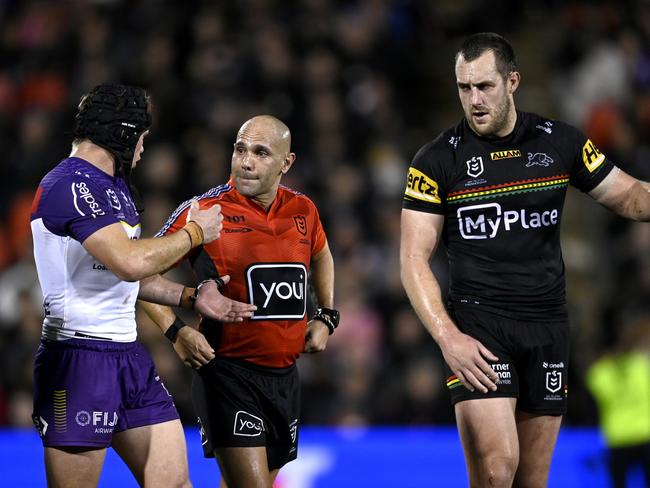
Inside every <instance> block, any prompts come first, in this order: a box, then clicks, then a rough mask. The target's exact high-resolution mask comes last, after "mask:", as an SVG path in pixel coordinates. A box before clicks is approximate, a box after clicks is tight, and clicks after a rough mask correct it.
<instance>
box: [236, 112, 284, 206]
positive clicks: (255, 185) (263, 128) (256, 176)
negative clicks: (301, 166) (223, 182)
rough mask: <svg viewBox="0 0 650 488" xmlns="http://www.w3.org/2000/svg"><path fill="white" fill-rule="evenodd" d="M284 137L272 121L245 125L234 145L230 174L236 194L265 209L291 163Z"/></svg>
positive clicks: (263, 120)
mask: <svg viewBox="0 0 650 488" xmlns="http://www.w3.org/2000/svg"><path fill="white" fill-rule="evenodd" d="M287 137H288V136H287ZM287 137H283V132H282V131H280V130H278V127H277V124H276V123H275V122H274V119H269V118H267V117H264V116H261V117H255V118H253V119H251V120H250V121H248V122H246V123H245V124H244V125H243V126H242V128H241V129H240V130H239V133H238V134H237V140H236V141H235V146H234V150H233V153H232V163H231V174H232V178H233V181H234V182H235V186H236V187H237V191H239V193H241V194H242V195H244V196H247V197H250V198H253V199H254V200H257V201H259V202H260V203H261V204H262V205H263V206H265V207H267V208H268V205H269V204H270V203H271V202H272V201H273V199H274V198H275V194H276V192H277V189H278V185H279V184H280V179H281V178H282V175H283V174H284V173H286V172H287V171H288V170H289V168H290V167H291V164H292V163H293V161H294V159H295V154H293V153H290V152H289V142H288V139H287Z"/></svg>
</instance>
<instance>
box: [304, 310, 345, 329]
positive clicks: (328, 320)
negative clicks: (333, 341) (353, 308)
mask: <svg viewBox="0 0 650 488" xmlns="http://www.w3.org/2000/svg"><path fill="white" fill-rule="evenodd" d="M311 319H312V320H314V319H318V320H320V321H321V322H323V323H324V324H325V325H326V326H327V328H328V329H329V331H330V335H332V334H333V333H334V330H335V329H336V328H337V327H338V326H339V320H340V319H341V314H340V313H339V311H338V310H334V309H333V308H325V307H320V308H318V309H316V313H315V314H314V316H313V317H312V318H311Z"/></svg>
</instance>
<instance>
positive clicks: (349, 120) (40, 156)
mask: <svg viewBox="0 0 650 488" xmlns="http://www.w3.org/2000/svg"><path fill="white" fill-rule="evenodd" d="M0 24H1V25H2V29H1V30H0V243H1V244H0V425H15V426H22V425H31V382H32V379H31V366H32V358H33V354H34V352H35V350H36V348H37V346H38V342H39V338H40V325H41V320H42V306H41V300H42V297H41V294H40V288H39V286H38V280H37V277H36V272H35V267H34V264H33V257H32V248H31V236H30V230H29V213H30V205H31V200H32V196H33V194H34V191H35V188H36V186H37V184H38V181H39V180H40V178H41V177H42V176H43V175H44V174H45V173H46V172H47V171H48V169H49V168H51V167H52V166H54V165H55V164H56V163H57V162H58V161H59V160H61V159H62V158H64V157H66V156H67V154H68V153H69V150H70V142H71V139H72V138H71V135H70V131H71V129H72V120H73V115H74V112H75V109H76V104H77V103H78V100H79V97H80V96H81V94H83V93H84V92H86V91H88V90H89V89H90V88H92V87H93V86H94V85H96V84H98V83H100V82H103V81H118V82H124V83H131V84H137V85H140V86H143V87H145V88H147V89H148V90H149V92H150V93H151V95H152V97H153V101H154V110H155V114H154V126H153V128H152V130H151V134H150V136H149V137H148V138H147V141H146V147H145V154H144V157H143V160H142V161H141V163H140V164H139V165H138V168H137V170H136V171H135V173H136V176H135V178H136V181H137V182H138V186H139V188H140V189H141V191H142V193H143V195H144V203H145V208H146V211H145V213H144V214H143V216H142V218H143V235H144V236H151V235H153V234H154V233H155V232H156V231H157V230H158V229H159V228H160V227H161V226H162V224H163V222H164V220H165V219H166V218H167V216H169V214H170V213H171V212H172V211H173V210H174V208H175V207H176V206H177V205H178V204H179V203H180V202H182V201H184V200H186V199H187V198H189V197H191V196H193V195H197V194H201V193H203V192H205V191H206V190H208V189H209V188H211V187H213V186H216V185H219V184H221V183H224V182H226V181H227V179H228V173H229V164H230V154H231V148H232V143H233V141H234V138H235V135H236V131H237V129H238V128H239V126H240V125H241V124H242V123H243V122H244V121H245V120H246V119H248V118H249V117H250V116H252V115H255V114H261V113H270V114H273V115H275V116H277V117H279V118H280V119H282V120H284V121H285V122H286V123H287V124H288V125H289V127H290V128H291V129H292V133H293V149H294V151H295V152H296V153H297V155H298V159H297V162H296V164H295V165H294V167H293V169H292V170H291V172H290V173H289V175H288V176H287V177H286V178H285V180H284V181H283V182H284V183H285V184H287V185H288V186H290V187H293V188H295V189H298V190H300V191H303V192H305V193H306V194H308V195H309V196H310V197H312V199H313V200H314V201H315V202H316V204H317V206H318V208H319V210H320V213H321V217H322V219H323V222H324V226H325V229H326V231H327V233H328V238H329V243H330V248H331V249H332V251H333V254H334V257H335V262H336V295H335V303H336V306H337V308H339V309H340V311H341V317H342V319H341V326H340V327H339V329H338V330H337V332H336V334H334V335H333V336H332V337H331V340H330V343H329V345H328V348H327V350H326V351H325V352H324V353H321V354H319V355H313V356H307V355H305V356H303V357H301V359H300V360H299V369H300V374H301V380H302V385H303V392H304V394H303V420H304V422H306V423H311V424H337V425H367V424H380V423H381V424H444V423H450V422H452V421H453V415H452V409H451V408H450V407H449V400H448V395H447V393H446V391H445V381H444V380H445V378H444V372H443V369H442V358H441V355H440V353H439V351H438V349H437V346H436V345H435V343H434V342H433V340H432V339H431V338H430V337H429V336H428V334H427V333H426V331H425V329H424V328H423V327H422V325H421V324H420V322H419V320H418V318H417V317H416V316H415V315H414V313H413V311H412V310H411V308H410V306H409V303H408V300H407V298H406V296H405V294H404V292H403V290H402V287H401V284H400V280H399V263H398V243H399V217H400V210H401V208H400V206H401V195H402V192H403V188H404V184H405V182H404V177H405V171H406V168H407V166H408V164H409V161H410V158H411V157H412V156H413V155H414V154H415V152H416V151H417V149H418V147H419V146H421V145H423V144H424V143H426V142H428V141H429V140H431V139H433V138H434V137H435V136H436V135H437V134H438V133H439V132H441V131H442V130H444V129H446V128H447V127H448V126H450V125H452V124H454V123H456V122H457V121H459V120H460V118H461V116H462V112H461V109H460V104H459V103H458V100H457V95H456V88H455V79H454V73H453V55H454V53H455V50H456V48H457V47H458V45H459V44H460V41H461V40H462V38H463V37H464V36H465V35H467V34H470V33H473V32H477V31H484V30H491V31H496V32H499V33H501V34H503V35H504V36H506V37H507V38H508V39H509V40H510V41H511V42H512V43H513V45H514V47H515V50H516V52H517V54H518V57H519V62H520V68H521V71H522V75H523V81H522V86H521V88H520V90H519V92H518V93H517V95H516V100H517V103H518V108H520V109H521V110H526V111H534V112H539V113H541V114H543V115H546V116H549V117H552V118H559V119H563V120H566V121H567V122H570V123H572V124H574V125H576V126H578V127H580V128H582V129H583V130H585V131H586V132H587V133H588V134H589V135H590V137H591V139H592V140H593V141H594V142H595V144H596V145H597V146H598V147H599V148H600V149H601V150H602V151H603V152H605V153H606V154H607V155H608V156H609V157H610V159H612V160H614V161H615V162H616V163H617V164H619V165H620V166H621V167H622V168H623V169H625V170H626V171H627V172H629V173H631V174H633V175H634V176H637V177H639V178H642V179H645V180H646V181H647V180H650V42H649V39H650V3H649V2H645V1H618V2H614V1H612V2H588V1H572V2H560V1H551V0H547V1H541V2H537V1H533V0H529V1H523V0H522V1H520V2H517V1H501V2H481V1H471V0H441V1H436V2H428V1H424V0H422V1H416V0H410V1H409V0H392V1H391V0H356V1H354V0H338V1H337V0H300V1H298V0H296V1H292V2H287V1H281V0H275V1H274V0H239V1H237V2H207V1H206V2H200V1H186V2H172V1H163V0H137V1H136V0H133V1H126V0H95V1H90V0H68V1H61V2H50V1H45V0H23V1H20V2H18V1H11V0H6V1H4V2H0ZM563 226H564V229H563V232H564V236H563V237H564V239H563V249H564V255H565V260H566V265H567V273H568V285H569V288H568V299H569V303H570V311H571V314H572V315H571V316H572V340H573V356H572V360H571V368H570V371H571V378H570V390H569V414H568V415H567V419H566V422H567V423H569V424H594V423H595V422H596V421H597V416H596V409H595V404H594V402H593V400H592V399H591V397H590V396H589V394H588V393H587V390H586V388H585V386H584V383H585V382H584V376H585V371H586V370H587V368H588V366H589V365H590V364H591V363H592V362H593V361H594V360H595V359H596V358H597V357H598V356H600V355H601V354H602V353H603V352H605V351H606V350H607V349H608V348H609V347H610V346H611V345H613V344H614V343H615V341H616V340H617V338H618V336H619V335H620V332H621V331H622V330H624V329H626V328H629V327H650V225H649V224H633V223H629V222H626V221H623V220H621V219H618V218H615V217H613V216H612V215H611V214H609V213H608V212H606V211H605V210H603V209H601V208H599V207H598V206H597V205H596V204H595V203H593V202H591V201H590V199H589V198H588V197H585V196H583V195H580V194H579V193H578V192H577V191H576V190H573V189H572V190H570V191H569V197H568V202H567V208H566V212H565V216H564V221H563ZM440 252H444V250H441V251H440ZM432 266H433V267H434V269H435V271H436V273H437V275H438V277H439V278H440V280H441V281H442V282H443V283H446V280H447V273H446V268H445V266H446V265H445V259H444V256H442V255H440V254H439V255H438V256H436V258H435V259H434V260H433V262H432ZM172 274H173V277H174V278H175V279H177V280H181V281H183V282H185V283H187V284H192V283H193V277H192V275H191V273H190V271H189V269H186V268H183V267H179V268H178V269H175V270H173V271H172ZM183 317H184V318H185V319H186V320H188V321H190V322H196V318H195V317H193V316H192V315H188V314H184V315H183ZM138 322H139V335H140V339H141V340H142V341H143V342H144V343H145V345H146V346H147V347H148V348H149V350H150V351H151V352H152V355H153V357H154V361H155V363H156V365H157V367H158V370H159V372H160V374H161V376H162V377H163V379H164V380H165V383H166V385H167V386H168V387H169V389H170V391H171V392H172V393H173V395H174V398H175V400H176V403H177V406H178V407H179V410H180V412H181V415H182V418H183V420H184V421H185V422H188V423H193V422H194V419H195V416H194V414H193V412H192V406H191V400H190V396H189V381H190V378H191V374H192V372H191V371H190V370H188V369H186V368H185V367H184V366H183V365H182V364H181V362H180V361H179V360H178V358H177V357H176V355H175V353H174V351H173V349H172V348H171V345H170V344H169V342H168V341H167V340H166V339H165V338H164V337H163V336H162V334H161V333H160V331H159V330H158V329H157V328H156V327H155V326H154V325H153V324H152V323H151V322H150V321H149V320H148V319H147V318H146V317H145V316H144V315H143V314H138ZM644 324H645V325H644Z"/></svg>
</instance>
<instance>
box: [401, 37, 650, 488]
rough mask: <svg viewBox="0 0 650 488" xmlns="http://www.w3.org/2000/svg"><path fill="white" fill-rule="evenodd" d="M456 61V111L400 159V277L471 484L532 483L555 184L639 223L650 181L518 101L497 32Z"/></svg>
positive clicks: (544, 420)
mask: <svg viewBox="0 0 650 488" xmlns="http://www.w3.org/2000/svg"><path fill="white" fill-rule="evenodd" d="M455 71H456V84H457V87H458V95H459V98H460V101H461V105H462V107H463V111H464V113H465V117H464V119H463V120H462V121H461V122H460V123H459V124H458V125H457V126H455V127H453V128H451V129H449V130H447V131H445V132H443V133H442V134H441V135H439V136H438V137H437V138H436V139H435V140H433V141H432V142H430V143H429V144H426V145H425V146H423V147H422V148H421V149H420V150H419V151H418V153H417V154H416V156H415V158H414V160H413V162H412V164H411V167H410V168H409V173H408V178H407V186H406V192H405V195H404V203H403V210H402V231H401V249H400V262H401V276H402V283H403V285H404V288H405V289H406V292H407V294H408V296H409V298H410V300H411V303H412V305H413V307H414V309H415V311H416V312H417V314H418V315H419V317H420V319H421V320H422V322H423V323H424V325H425V327H426V328H427V330H428V331H429V333H430V334H431V335H432V336H433V338H434V339H435V341H436V342H437V343H438V345H439V346H440V349H441V351H442V354H443V356H444V359H445V362H446V364H447V366H448V375H447V386H448V388H449V390H450V393H451V398H452V404H454V406H455V412H456V419H457V424H458V429H459V432H460V437H461V441H462V444H463V449H464V451H465V459H466V463H467V470H468V475H469V480H470V485H471V486H491V487H507V486H513V485H514V486H519V487H527V488H531V487H542V486H546V483H547V478H548V472H549V468H550V463H551V456H552V453H553V448H554V446H555V441H556V439H557V435H558V432H559V429H560V422H561V418H562V415H563V414H564V413H565V412H566V388H567V383H566V381H567V363H568V359H569V344H568V342H569V325H568V317H567V310H566V300H565V281H564V263H563V261H562V255H561V249H560V238H559V231H560V219H561V214H562V207H563V203H564V197H565V194H566V189H567V187H568V185H569V184H571V185H573V186H575V187H577V188H578V189H580V190H581V191H583V192H586V193H588V194H589V195H590V196H592V197H593V198H594V199H595V200H596V201H597V202H599V203H600V204H602V205H604V206H606V207H608V208H610V209H611V210H613V211H615V212H616V213H618V214H619V215H622V216H624V217H627V218H630V219H634V220H645V221H648V220H650V185H649V184H648V183H646V182H641V181H638V180H636V179H635V178H633V177H631V176H630V175H628V174H626V173H624V172H623V171H621V170H620V169H618V168H617V167H616V166H614V164H613V163H612V162H610V161H609V160H608V159H607V158H606V157H605V155H603V154H602V153H601V152H600V151H598V149H597V148H596V147H595V146H594V144H593V143H592V142H591V141H590V140H589V139H588V138H587V137H586V136H585V135H583V134H582V133H581V132H580V131H579V130H577V129H575V128H573V127H571V126H569V125H566V124H564V123H562V122H559V121H553V120H549V119H545V118H543V117H540V116H538V115H534V114H530V113H524V112H520V111H517V110H516V108H515V103H514V98H513V95H514V92H515V91H516V90H517V87H518V86H519V82H520V74H519V72H518V71H517V65H516V60H515V55H514V52H513V49H512V47H511V46H510V44H509V43H508V42H507V41H506V40H505V39H504V38H502V37H501V36H499V35H497V34H492V33H481V34H475V35H473V36H471V37H469V38H468V39H467V40H466V41H465V42H464V43H463V45H462V46H461V48H460V50H459V51H458V53H457V54H456V65H455ZM440 238H442V239H443V241H444V242H445V244H446V247H447V254H448V257H449V262H450V274H451V280H450V293H449V303H448V309H446V308H445V305H444V304H443V303H442V300H441V292H440V285H439V283H438V282H437V281H436V278H435V277H434V276H433V274H432V272H431V269H430V266H429V260H430V258H431V256H432V254H433V252H434V251H435V249H436V247H437V245H438V242H439V240H440Z"/></svg>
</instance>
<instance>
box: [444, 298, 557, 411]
mask: <svg viewBox="0 0 650 488" xmlns="http://www.w3.org/2000/svg"><path fill="white" fill-rule="evenodd" d="M452 318H453V319H454V321H455V322H456V325H457V326H458V328H459V329H460V330H461V332H463V333H465V334H467V335H469V336H471V337H474V338H475V339H477V340H478V341H480V342H481V343H482V344H483V345H484V346H485V347H487V348H488V349H489V350H490V351H491V352H492V353H493V354H494V355H495V356H497V357H498V358H499V360H498V361H497V362H494V363H492V369H493V370H494V371H495V372H496V373H497V374H498V375H499V383H498V384H497V390H496V391H494V392H493V391H488V393H482V392H480V391H479V390H475V391H474V392H471V391H469V390H468V389H467V388H465V387H464V386H463V384H462V383H460V380H458V378H456V375H454V374H453V372H452V371H451V370H450V369H449V366H447V365H445V369H446V372H447V388H448V389H449V392H450V393H451V403H452V405H454V404H456V403H458V402H462V401H463V400H475V399H480V398H495V397H514V398H518V400H517V409H518V410H523V411H525V412H530V413H536V414H542V415H562V414H564V413H566V407H567V378H568V376H567V372H568V362H569V324H568V322H566V321H563V322H526V321H521V320H513V319H511V318H506V317H503V316H501V315H497V314H495V313H491V312H488V311H485V310H483V309H478V308H470V307H455V309H454V310H453V312H452Z"/></svg>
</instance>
